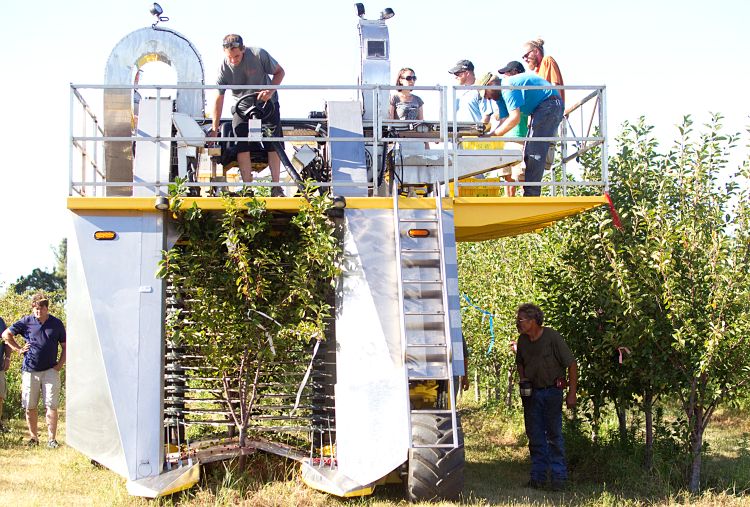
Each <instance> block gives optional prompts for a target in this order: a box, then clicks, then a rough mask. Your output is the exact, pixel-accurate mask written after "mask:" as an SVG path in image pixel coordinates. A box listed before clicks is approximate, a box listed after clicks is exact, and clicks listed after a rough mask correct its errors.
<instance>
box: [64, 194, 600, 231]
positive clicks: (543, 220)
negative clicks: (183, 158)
mask: <svg viewBox="0 0 750 507" xmlns="http://www.w3.org/2000/svg"><path fill="white" fill-rule="evenodd" d="M235 199H239V200H244V199H246V198H241V197H237V198H235ZM258 199H262V200H265V201H266V207H267V208H268V209H270V210H278V211H289V212H293V211H296V210H297V209H299V207H300V206H304V203H305V200H304V199H302V198H299V197H276V198H264V197H259V198H258ZM400 199H401V201H400V202H399V207H400V208H406V209H409V208H412V209H413V208H434V207H435V201H434V200H433V199H429V198H419V197H401V198H400ZM193 202H195V203H197V205H198V206H199V207H201V208H202V209H206V210H221V209H223V208H224V205H223V201H222V198H218V197H194V198H190V197H186V198H184V199H183V206H184V207H190V206H192V205H193ZM606 202H607V201H606V198H605V197H604V196H603V195H601V196H575V197H458V198H445V199H444V201H443V207H444V209H452V210H453V211H454V220H455V228H456V240H457V241H483V240H487V239H495V238H502V237H505V236H515V235H518V234H523V233H526V232H532V231H537V230H540V229H543V228H544V227H547V226H549V225H552V224H553V223H555V222H557V221H558V220H562V219H563V218H566V217H569V216H573V215H576V214H578V213H582V212H584V211H586V210H589V209H591V208H594V207H596V206H600V205H602V204H605V203H606ZM346 205H347V207H348V208H380V209H384V208H391V207H393V201H392V199H391V198H390V197H350V198H347V200H346ZM68 209H70V210H73V211H86V210H90V211H153V212H155V213H156V212H159V213H161V212H160V211H157V210H156V209H155V208H154V199H153V198H151V197H69V198H68Z"/></svg>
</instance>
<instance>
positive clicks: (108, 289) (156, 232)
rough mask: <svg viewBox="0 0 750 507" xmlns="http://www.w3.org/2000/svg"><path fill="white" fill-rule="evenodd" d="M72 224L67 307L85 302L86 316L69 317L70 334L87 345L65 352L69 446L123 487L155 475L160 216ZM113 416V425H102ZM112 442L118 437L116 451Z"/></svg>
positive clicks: (86, 218)
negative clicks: (102, 235)
mask: <svg viewBox="0 0 750 507" xmlns="http://www.w3.org/2000/svg"><path fill="white" fill-rule="evenodd" d="M73 222H74V227H75V235H76V241H74V242H71V243H72V244H77V246H78V249H79V255H78V256H77V259H78V260H79V262H80V269H79V268H78V267H76V269H74V270H73V273H72V276H73V280H74V282H75V283H73V284H72V286H71V288H70V290H69V299H70V301H86V302H87V303H88V304H87V305H86V306H88V307H89V309H88V311H81V312H80V313H79V312H71V313H69V315H68V323H69V324H68V325H69V327H70V328H71V331H72V332H73V331H76V332H77V331H79V330H80V331H81V332H82V336H84V337H85V340H86V341H85V342H82V344H81V345H85V348H84V347H82V346H78V347H76V346H75V345H74V347H73V349H72V350H71V353H70V355H71V364H70V366H69V367H68V373H67V375H68V379H69V382H70V384H69V386H70V388H72V389H73V392H72V393H71V396H72V398H71V402H70V403H69V404H68V417H69V418H70V420H71V425H70V426H71V430H72V431H73V433H74V434H75V437H74V439H73V440H72V441H71V445H72V446H73V447H75V448H76V449H79V450H80V451H81V452H83V453H84V454H86V455H87V456H89V457H91V458H93V459H94V460H96V461H99V462H100V463H102V464H104V465H106V466H107V467H111V468H112V470H113V471H115V472H117V473H119V474H121V475H123V476H125V477H127V478H128V479H131V480H135V479H140V478H143V477H147V476H153V475H158V474H159V472H160V470H161V462H162V442H161V439H162V427H161V421H162V417H161V403H162V379H163V374H162V366H161V364H162V361H163V352H162V347H163V344H162V341H163V340H162V325H163V309H162V305H163V287H162V285H163V284H162V281H161V280H159V279H156V278H155V277H154V276H155V273H156V268H157V262H158V259H159V252H160V251H161V249H162V248H163V245H164V233H163V230H164V219H163V214H162V213H148V212H145V213H144V212H115V213H112V212H109V213H108V215H107V216H102V215H97V214H95V213H86V212H79V213H78V214H76V215H75V216H74V220H73ZM97 230H110V231H115V232H116V233H117V239H115V240H113V241H96V240H94V238H93V236H94V232H95V231H97ZM82 280H85V282H82ZM92 309H96V311H92ZM83 310H85V308H83ZM92 325H93V326H92ZM92 327H93V329H92ZM92 335H93V336H92ZM74 336H75V335H73V334H71V338H72V339H73V340H75V339H76V338H75V337H74ZM92 342H93V344H92ZM97 349H98V350H97ZM97 364H99V365H101V366H100V367H98V366H97ZM89 365H91V367H89ZM102 367H103V368H102ZM103 389H106V390H107V391H108V392H103ZM107 395H108V396H107ZM112 411H113V412H114V421H112V418H111V417H110V418H107V414H108V413H111V412H112ZM99 414H103V415H102V418H101V420H97V418H98V417H99ZM73 421H76V424H73ZM80 422H84V423H86V424H79V423H80ZM112 435H114V436H115V438H116V437H118V436H119V447H120V449H116V447H115V446H113V443H112ZM115 451H117V452H115ZM118 452H119V454H118ZM120 454H122V455H124V461H125V463H124V466H123V464H122V463H121V461H118V459H119V460H121V458H120Z"/></svg>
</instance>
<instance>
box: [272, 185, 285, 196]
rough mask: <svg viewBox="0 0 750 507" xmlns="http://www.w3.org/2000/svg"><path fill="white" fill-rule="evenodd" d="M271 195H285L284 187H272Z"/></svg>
mask: <svg viewBox="0 0 750 507" xmlns="http://www.w3.org/2000/svg"><path fill="white" fill-rule="evenodd" d="M271 197H286V195H284V189H283V188H281V187H272V188H271Z"/></svg>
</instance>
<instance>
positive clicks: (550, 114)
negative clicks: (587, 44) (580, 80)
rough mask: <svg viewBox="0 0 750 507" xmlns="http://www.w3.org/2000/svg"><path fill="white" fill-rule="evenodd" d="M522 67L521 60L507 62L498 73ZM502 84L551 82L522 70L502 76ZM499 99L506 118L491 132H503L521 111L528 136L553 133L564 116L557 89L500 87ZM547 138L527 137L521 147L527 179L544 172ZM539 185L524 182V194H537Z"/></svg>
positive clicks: (515, 122)
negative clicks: (526, 119) (527, 124)
mask: <svg viewBox="0 0 750 507" xmlns="http://www.w3.org/2000/svg"><path fill="white" fill-rule="evenodd" d="M518 68H521V69H522V68H523V65H522V64H521V63H520V62H515V61H514V62H510V63H508V65H506V66H505V67H503V68H502V69H498V73H500V74H506V73H508V71H509V70H511V69H518ZM501 83H502V85H503V86H517V87H523V86H552V85H551V84H550V83H549V82H548V81H545V80H544V79H542V78H541V77H539V76H537V75H536V74H532V73H530V72H524V73H522V74H516V75H512V76H510V77H505V78H504V79H503V80H502V82H501ZM501 96H502V99H503V100H502V101H500V109H501V111H500V116H501V117H503V116H506V118H505V120H504V121H503V122H502V123H500V125H498V127H497V128H496V129H495V130H494V131H493V132H492V135H494V136H504V135H505V134H506V133H508V132H510V130H511V129H513V128H514V127H515V126H516V125H518V123H519V122H520V121H521V115H522V114H527V115H529V116H531V126H530V128H529V137H555V136H556V135H557V128H558V127H559V125H560V122H561V121H562V117H563V102H562V98H561V97H560V93H559V92H558V91H557V90H553V89H532V90H521V89H511V90H503V91H502V94H501ZM549 147H550V141H528V142H527V143H526V147H525V149H524V154H523V161H524V163H525V165H526V182H527V183H529V182H540V181H542V177H543V176H544V165H545V160H546V157H547V151H548V150H549ZM541 192H542V187H541V186H524V187H523V195H524V197H538V196H539V195H541Z"/></svg>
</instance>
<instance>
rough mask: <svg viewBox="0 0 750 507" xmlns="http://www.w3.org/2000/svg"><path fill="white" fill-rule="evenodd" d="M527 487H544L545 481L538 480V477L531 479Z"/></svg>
mask: <svg viewBox="0 0 750 507" xmlns="http://www.w3.org/2000/svg"><path fill="white" fill-rule="evenodd" d="M526 487H527V488H532V489H543V488H544V483H543V482H542V481H537V480H536V479H529V482H527V483H526Z"/></svg>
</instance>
